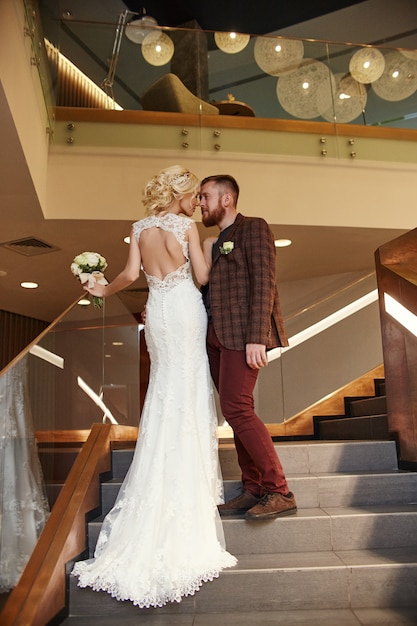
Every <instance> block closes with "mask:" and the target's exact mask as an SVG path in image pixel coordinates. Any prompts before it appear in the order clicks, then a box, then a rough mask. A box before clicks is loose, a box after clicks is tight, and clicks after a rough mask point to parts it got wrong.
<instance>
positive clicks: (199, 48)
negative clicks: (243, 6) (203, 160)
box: [40, 2, 417, 129]
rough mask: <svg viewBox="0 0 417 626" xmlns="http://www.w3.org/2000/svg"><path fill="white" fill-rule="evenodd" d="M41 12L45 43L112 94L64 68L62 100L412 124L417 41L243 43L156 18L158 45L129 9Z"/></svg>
mask: <svg viewBox="0 0 417 626" xmlns="http://www.w3.org/2000/svg"><path fill="white" fill-rule="evenodd" d="M40 15H41V18H42V26H43V33H44V35H45V37H46V39H47V40H48V41H49V42H50V44H51V45H52V46H53V47H54V48H55V49H56V50H57V51H59V53H61V54H62V55H64V56H65V57H66V58H67V59H68V60H69V61H70V62H71V63H72V64H74V66H75V67H76V68H78V69H79V70H81V72H83V74H84V76H86V77H87V80H89V81H91V82H92V83H93V84H94V85H96V86H97V87H99V88H100V87H101V91H102V93H104V94H105V95H107V96H110V97H111V102H110V103H109V101H108V100H106V99H104V100H102V99H101V98H100V97H98V96H92V95H91V92H90V87H87V86H86V85H84V86H83V85H81V83H80V84H78V83H77V81H79V78H75V77H74V76H72V77H68V76H66V77H63V76H62V75H61V77H58V78H59V79H58V80H57V81H55V85H56V96H57V103H58V105H60V106H64V105H65V106H92V107H98V108H107V107H109V106H110V108H111V107H112V106H115V107H116V108H118V107H119V106H120V107H121V108H123V109H127V110H142V109H145V110H151V111H155V110H156V111H168V112H187V113H197V114H198V113H207V114H210V113H213V114H217V111H218V110H219V111H220V113H221V114H222V115H229V116H246V117H253V116H255V117H257V118H264V119H279V120H310V121H319V122H326V123H329V124H334V123H343V124H354V125H361V126H370V125H378V126H389V127H396V128H412V129H414V128H417V122H416V119H417V108H416V107H417V95H416V94H417V69H416V68H417V51H416V50H413V49H397V48H396V47H395V41H393V42H392V43H391V45H390V46H373V47H372V46H361V45H352V44H345V43H335V42H332V41H328V42H323V41H314V40H307V39H290V38H288V37H287V38H285V37H279V36H276V35H274V34H270V35H262V36H254V35H245V36H243V39H244V41H243V42H242V43H240V39H241V36H238V37H237V39H235V40H233V41H232V40H230V39H229V40H228V39H227V33H222V34H220V33H213V32H209V31H202V30H200V29H197V28H164V27H158V28H153V29H150V31H147V34H148V36H149V35H152V36H154V37H155V38H156V39H158V38H159V39H158V42H156V43H157V44H160V43H162V45H160V48H161V50H162V52H161V53H159V52H158V53H156V52H155V49H152V46H151V44H150V43H149V42H148V43H149V45H148V43H146V44H145V45H144V44H143V43H140V42H139V41H137V40H135V27H134V26H132V24H131V21H132V20H133V21H135V20H134V18H135V16H134V15H133V14H131V13H129V12H122V13H120V15H119V16H118V19H117V18H116V16H115V15H114V16H113V18H111V17H110V14H109V20H108V21H106V22H100V23H95V22H92V21H88V20H77V19H74V17H73V16H72V15H67V16H65V15H61V14H58V12H57V13H56V14H51V12H50V10H48V9H47V7H46V5H45V6H44V4H43V3H42V2H41V3H40ZM112 15H113V14H112ZM127 35H128V36H127ZM164 42H165V43H164ZM399 43H401V44H403V42H402V41H400V42H399ZM167 44H168V45H167ZM154 48H155V46H154ZM165 50H166V51H167V56H166V58H165V59H163V58H162V60H161V58H160V57H158V55H159V54H162V55H163V54H164V53H165ZM226 50H228V51H226ZM369 53H370V54H371V57H370V58H369V59H368V56H369ZM365 57H366V58H365ZM53 59H54V56H53V55H50V59H49V60H50V64H52V69H51V70H50V71H51V72H52V74H53V75H54V76H55V75H56V72H57V68H56V66H54V63H56V59H55V60H53ZM368 63H369V66H367V68H366V69H364V67H363V65H364V64H368ZM369 68H370V69H369ZM61 70H62V68H61ZM168 74H174V75H175V76H176V79H174V81H175V82H174V83H173V82H172V81H170V80H168V79H167V75H168ZM161 80H162V83H158V81H161ZM63 81H64V82H63ZM178 81H179V82H178ZM81 82H82V81H81ZM155 83H157V88H156V89H154V85H155ZM151 87H152V89H151ZM83 91H85V92H88V94H89V95H88V98H89V99H90V100H89V99H88V98H87V96H86V94H85V93H84V94H82V93H81V92H83ZM113 97H114V103H115V104H113V100H112V98H113ZM213 105H214V106H215V107H216V109H212V108H211V107H212V106H213Z"/></svg>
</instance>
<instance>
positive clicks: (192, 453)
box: [72, 166, 237, 607]
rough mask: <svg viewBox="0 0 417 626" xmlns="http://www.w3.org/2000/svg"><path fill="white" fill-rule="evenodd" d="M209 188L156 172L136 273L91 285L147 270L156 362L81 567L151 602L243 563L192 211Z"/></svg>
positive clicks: (137, 244) (202, 256) (96, 585)
mask: <svg viewBox="0 0 417 626" xmlns="http://www.w3.org/2000/svg"><path fill="white" fill-rule="evenodd" d="M198 194H199V181H198V179H197V178H196V177H195V176H194V174H192V173H191V172H189V171H188V170H186V169H184V168H182V167H180V166H173V167H170V168H167V169H165V170H162V171H161V172H159V174H157V175H156V176H154V177H153V178H152V179H151V180H150V181H149V182H148V183H147V185H146V186H145V189H144V199H143V203H144V206H145V208H146V209H147V211H148V213H149V215H148V217H145V218H144V219H142V220H139V221H138V222H136V223H135V224H133V227H132V230H131V237H130V250H129V256H128V260H127V263H126V266H125V268H124V270H123V271H122V272H121V273H120V274H119V275H118V276H117V277H116V278H115V279H114V280H113V281H112V282H111V283H110V284H108V285H107V286H103V285H98V284H96V285H95V286H94V287H93V288H88V287H87V286H85V287H84V288H85V289H86V291H88V292H89V293H91V294H93V295H95V296H99V297H105V296H110V295H111V294H114V293H116V292H117V291H120V290H121V289H124V288H125V287H127V286H128V285H130V284H131V283H132V282H133V281H135V280H136V279H137V277H138V275H139V271H140V267H141V266H142V268H143V271H144V273H145V276H146V279H147V282H148V286H149V297H148V301H147V304H146V325H145V337H146V343H147V347H148V351H149V355H150V360H151V370H150V378H149V386H148V391H147V394H146V399H145V403H144V407H143V412H142V416H141V421H140V434H139V437H138V441H137V444H136V449H135V454H134V457H133V461H132V464H131V467H130V469H129V472H128V474H127V475H126V478H125V480H124V482H123V485H122V487H121V489H120V492H119V495H118V497H117V500H116V503H115V505H114V507H113V509H112V510H111V511H110V512H109V513H108V515H107V516H106V518H105V520H104V523H103V526H102V530H101V532H100V535H99V538H98V542H97V547H96V551H95V554H94V558H93V559H89V560H87V561H79V562H77V563H76V564H75V566H74V569H73V571H72V574H74V575H75V576H78V578H79V580H78V585H79V586H80V587H87V586H88V587H92V588H93V589H94V590H96V591H99V590H103V591H107V592H108V593H109V594H111V595H112V596H113V597H114V598H117V600H131V601H132V602H133V603H134V604H135V605H138V606H139V607H158V606H163V605H165V604H166V603H167V602H174V601H176V602H180V601H181V599H182V597H183V596H188V595H194V593H195V592H196V591H198V589H199V588H200V587H201V585H202V584H203V582H207V581H211V580H213V579H214V578H216V577H218V575H219V573H220V571H221V570H222V569H224V568H227V567H232V566H233V565H235V564H236V562H237V561H236V558H235V557H234V556H232V555H231V554H229V553H228V552H227V551H226V548H225V540H224V535H223V528H222V524H221V521H220V517H219V513H218V510H217V504H219V503H221V502H223V483H222V477H221V474H220V468H219V461H218V455H217V439H216V428H217V417H216V412H215V405H214V397H213V390H212V384H211V377H210V372H209V366H208V360H207V355H206V348H205V345H206V327H207V318H206V312H205V308H204V305H203V302H202V298H201V294H200V291H199V289H198V288H197V287H196V285H195V284H194V281H193V277H192V270H193V272H194V275H195V278H196V280H197V281H198V283H200V284H205V283H207V281H208V273H209V269H210V263H211V260H210V257H211V254H210V252H209V251H208V246H207V247H205V248H204V253H203V251H202V249H201V245H200V239H199V235H198V230H197V226H196V224H195V222H194V221H193V220H192V219H191V216H192V215H193V213H194V211H195V208H196V206H197V203H198Z"/></svg>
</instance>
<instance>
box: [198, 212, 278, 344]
mask: <svg viewBox="0 0 417 626" xmlns="http://www.w3.org/2000/svg"><path fill="white" fill-rule="evenodd" d="M227 241H233V244H234V248H233V250H232V252H230V253H229V254H221V253H220V250H219V251H217V253H215V257H214V260H213V266H212V268H211V271H210V280H209V290H210V304H211V314H212V319H213V324H214V329H215V331H216V335H217V337H218V339H219V341H220V342H221V343H222V344H223V345H224V346H225V347H226V348H228V349H230V350H245V346H246V344H247V343H257V344H262V345H265V346H266V347H267V349H270V348H276V347H278V346H287V345H288V340H287V335H286V332H285V328H284V323H283V320H282V315H281V310H280V304H279V297H278V290H277V284H276V276H275V254H276V252H275V245H274V239H273V236H272V233H271V230H270V228H269V226H268V224H267V222H266V221H265V220H264V219H262V218H259V217H244V216H243V215H242V214H241V213H238V215H237V217H236V220H235V222H234V224H233V226H232V227H231V229H230V231H228V234H227Z"/></svg>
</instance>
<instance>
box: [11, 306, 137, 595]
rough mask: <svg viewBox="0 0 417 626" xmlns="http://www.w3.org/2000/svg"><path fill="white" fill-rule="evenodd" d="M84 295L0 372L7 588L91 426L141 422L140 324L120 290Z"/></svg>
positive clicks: (35, 537)
mask: <svg viewBox="0 0 417 626" xmlns="http://www.w3.org/2000/svg"><path fill="white" fill-rule="evenodd" d="M85 302H86V304H84V305H80V304H77V303H76V304H74V306H72V307H70V308H69V310H68V311H67V312H66V314H65V315H63V317H62V318H61V319H59V320H58V321H57V322H56V323H54V324H52V325H51V326H50V327H49V328H48V329H46V331H45V332H44V333H43V334H41V335H40V337H39V338H38V340H35V341H34V342H33V343H32V344H31V346H29V347H28V349H27V350H25V351H23V352H22V353H21V354H20V355H18V356H17V357H16V358H15V359H14V361H13V362H12V363H11V364H10V365H9V366H7V367H6V368H5V369H4V370H3V371H2V372H1V374H0V483H1V487H2V488H1V490H0V515H1V520H2V524H1V527H0V593H1V592H6V591H7V590H8V589H10V588H11V587H13V586H14V585H15V584H16V582H17V578H18V576H19V575H20V573H21V571H22V569H23V567H24V565H25V563H26V561H27V559H28V558H29V556H30V553H31V551H32V549H33V547H34V546H35V544H36V541H37V537H38V536H39V534H40V531H41V530H42V528H43V525H44V523H45V520H46V519H47V517H48V514H49V510H50V509H51V508H52V507H53V505H54V503H55V501H56V498H57V496H58V494H59V491H60V489H61V487H62V485H63V483H64V481H65V479H66V477H67V476H68V473H69V471H70V469H71V466H72V464H73V462H74V461H75V459H76V458H77V455H78V453H79V451H80V449H81V446H82V443H83V441H85V439H86V438H87V435H88V432H89V430H90V428H91V426H92V424H93V423H95V422H102V421H105V420H106V421H110V422H112V423H118V424H125V425H129V426H138V424H139V417H140V404H141V392H140V381H141V372H140V368H141V365H140V360H141V359H140V353H141V342H143V338H142V335H143V333H142V332H141V329H142V326H141V325H139V323H138V321H137V319H136V317H135V315H133V314H132V313H131V312H130V311H129V310H128V308H127V307H126V306H125V305H124V304H123V302H122V300H121V299H119V298H118V297H112V298H108V299H107V300H106V301H105V303H104V305H103V307H102V308H101V309H98V308H94V307H93V305H92V303H91V302H90V300H89V299H87V300H86V301H85ZM88 303H89V304H88Z"/></svg>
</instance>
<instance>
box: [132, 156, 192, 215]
mask: <svg viewBox="0 0 417 626" xmlns="http://www.w3.org/2000/svg"><path fill="white" fill-rule="evenodd" d="M199 187H200V181H199V179H198V178H197V177H196V176H195V175H194V174H192V173H191V172H190V171H189V170H187V169H185V168H184V167H182V166H181V165H173V166H171V167H167V168H166V169H164V170H161V171H160V172H159V173H158V174H156V176H154V177H153V178H151V180H150V181H149V182H148V183H147V184H146V185H145V188H144V190H143V205H144V207H145V209H146V211H147V213H153V214H154V215H156V214H159V213H163V212H164V211H167V210H168V209H169V207H170V205H171V204H172V202H173V201H174V200H176V199H177V198H182V197H183V196H185V194H187V193H192V192H194V191H195V192H197V190H198V189H199Z"/></svg>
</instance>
